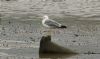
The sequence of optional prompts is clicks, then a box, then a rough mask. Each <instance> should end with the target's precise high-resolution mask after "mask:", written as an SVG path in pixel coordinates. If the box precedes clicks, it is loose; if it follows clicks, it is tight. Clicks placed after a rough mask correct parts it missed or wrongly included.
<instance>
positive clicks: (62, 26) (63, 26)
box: [59, 25, 67, 28]
mask: <svg viewBox="0 0 100 59" xmlns="http://www.w3.org/2000/svg"><path fill="white" fill-rule="evenodd" d="M59 28H67V26H65V25H61V27H59Z"/></svg>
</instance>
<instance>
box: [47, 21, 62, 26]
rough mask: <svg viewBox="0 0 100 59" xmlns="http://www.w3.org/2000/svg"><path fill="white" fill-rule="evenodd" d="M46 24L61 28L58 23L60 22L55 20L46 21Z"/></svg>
mask: <svg viewBox="0 0 100 59" xmlns="http://www.w3.org/2000/svg"><path fill="white" fill-rule="evenodd" d="M45 24H46V25H48V26H50V27H60V26H61V24H60V23H58V22H56V21H54V20H46V21H45Z"/></svg>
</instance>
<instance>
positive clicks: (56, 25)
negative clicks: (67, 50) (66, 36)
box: [42, 15, 67, 28]
mask: <svg viewBox="0 0 100 59" xmlns="http://www.w3.org/2000/svg"><path fill="white" fill-rule="evenodd" d="M42 24H43V26H44V27H47V28H67V27H66V26H65V25H62V24H60V23H58V22H56V21H55V20H52V19H49V17H48V16H47V15H44V16H43V20H42Z"/></svg>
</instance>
